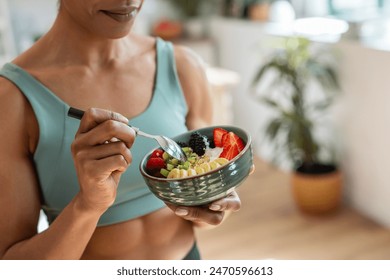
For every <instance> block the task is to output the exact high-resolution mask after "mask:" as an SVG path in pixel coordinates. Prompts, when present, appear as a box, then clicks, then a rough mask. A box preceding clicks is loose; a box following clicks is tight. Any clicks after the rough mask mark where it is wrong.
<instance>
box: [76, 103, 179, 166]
mask: <svg viewBox="0 0 390 280" xmlns="http://www.w3.org/2000/svg"><path fill="white" fill-rule="evenodd" d="M84 113H85V112H84V111H83V110H80V109H77V108H74V107H70V108H69V111H68V116H69V117H72V118H75V119H79V120H81V118H82V117H83V115H84ZM128 126H129V127H131V128H132V129H134V131H135V134H136V135H137V136H138V135H139V136H142V137H146V138H150V139H154V140H156V141H157V143H158V145H159V146H160V147H161V148H162V149H163V150H164V151H165V152H167V154H169V155H170V156H172V157H174V158H176V159H178V160H180V161H181V162H186V161H187V156H186V154H185V153H184V152H183V150H182V149H181V147H180V146H179V145H178V144H177V143H176V142H175V141H174V140H172V139H171V138H168V137H166V136H163V135H152V134H148V133H145V132H143V131H141V130H140V129H139V128H138V127H134V126H132V125H130V124H128Z"/></svg>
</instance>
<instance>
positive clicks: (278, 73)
mask: <svg viewBox="0 0 390 280" xmlns="http://www.w3.org/2000/svg"><path fill="white" fill-rule="evenodd" d="M329 54H330V53H329V52H326V51H324V50H321V51H320V52H315V50H314V48H313V47H312V44H311V43H310V41H309V40H307V39H304V38H298V37H290V38H287V39H285V40H284V41H283V46H282V47H281V48H280V49H278V50H277V51H276V53H275V54H274V55H272V56H271V57H270V59H269V60H268V61H267V62H266V63H265V64H263V65H262V66H261V67H260V69H259V71H258V73H257V75H256V76H255V78H254V85H257V86H259V85H261V84H259V83H260V82H264V81H265V80H266V79H265V77H266V76H267V75H268V80H271V81H272V83H271V84H270V85H271V88H269V87H268V88H269V89H272V91H273V94H272V95H271V94H270V95H267V96H264V95H263V94H259V92H256V96H257V97H258V98H259V100H260V101H261V102H262V104H265V105H266V106H268V107H269V108H271V109H272V111H273V113H274V116H273V117H271V118H270V120H269V122H268V123H267V125H266V128H265V135H266V139H267V141H269V143H270V144H271V147H272V148H273V153H274V154H273V155H274V158H273V160H274V162H275V163H276V164H278V163H280V162H281V160H282V161H287V162H288V163H289V167H290V170H291V171H292V175H291V183H292V189H293V195H294V198H295V201H296V203H297V205H298V207H299V208H300V209H301V210H303V211H305V212H308V213H328V212H330V211H333V210H335V209H337V208H338V206H339V204H340V201H341V189H342V176H341V172H340V170H339V167H338V165H337V159H336V158H335V157H334V151H332V148H334V147H329V145H326V144H325V142H321V140H320V139H319V137H318V135H316V133H315V132H316V131H317V130H318V125H319V123H318V119H319V117H320V116H323V115H324V114H325V113H326V111H327V109H328V108H329V106H330V105H331V104H332V101H333V100H334V97H335V93H336V92H337V91H338V89H339V88H340V87H339V82H338V76H337V72H336V68H335V65H334V64H333V63H332V59H330V58H332V56H329ZM263 85H264V84H263ZM313 85H316V86H317V89H320V90H315V91H314V90H313ZM313 92H315V93H316V94H313ZM319 95H320V96H319Z"/></svg>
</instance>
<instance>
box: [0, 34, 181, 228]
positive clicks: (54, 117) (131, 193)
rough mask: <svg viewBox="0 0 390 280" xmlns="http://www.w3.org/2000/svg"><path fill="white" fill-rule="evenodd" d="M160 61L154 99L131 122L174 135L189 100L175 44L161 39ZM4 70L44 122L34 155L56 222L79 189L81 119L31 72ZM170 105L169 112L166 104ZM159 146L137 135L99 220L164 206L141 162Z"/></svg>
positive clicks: (117, 218)
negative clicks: (76, 143) (75, 146)
mask: <svg viewBox="0 0 390 280" xmlns="http://www.w3.org/2000/svg"><path fill="white" fill-rule="evenodd" d="M156 52H157V67H156V71H157V72H156V78H155V86H154V92H153V96H152V99H151V101H150V103H149V106H148V107H147V108H146V110H145V111H144V112H143V113H142V114H140V115H138V116H136V117H134V118H132V119H130V124H131V125H133V126H135V127H140V128H142V130H143V131H145V132H148V133H150V134H164V135H166V136H168V137H173V136H175V135H178V134H181V133H183V132H185V131H187V130H188V129H187V127H186V119H185V118H186V115H187V111H188V108H187V105H186V102H185V98H184V95H183V92H182V89H181V86H180V82H179V78H178V75H177V71H176V64H175V59H174V50H173V46H172V44H171V43H169V42H165V41H163V40H162V39H160V38H157V40H156ZM0 76H3V77H5V78H6V79H8V80H10V81H11V82H12V83H13V84H15V85H16V86H17V87H18V88H19V89H20V91H21V92H22V93H23V94H24V95H25V96H26V98H27V99H28V101H29V102H30V104H31V106H32V108H33V110H34V113H35V116H36V118H37V120H38V125H39V141H38V145H37V148H36V151H35V153H34V156H33V160H34V163H35V166H36V170H37V174H38V179H39V184H40V188H41V192H42V195H43V205H42V209H43V210H44V212H45V214H46V215H47V217H48V222H49V223H51V222H52V221H53V220H54V219H55V218H56V217H57V216H58V215H59V214H60V212H61V211H62V210H63V209H64V207H65V206H66V205H68V204H69V202H70V201H71V200H72V199H73V197H74V196H75V195H76V194H77V193H78V191H79V185H78V180H77V175H76V170H75V167H74V163H73V159H72V155H71V151H70V146H71V143H72V141H73V140H74V136H75V134H76V131H77V129H78V127H79V124H80V121H79V120H75V119H73V118H70V117H68V116H67V112H68V109H69V105H68V104H66V103H65V102H64V101H62V100H61V99H60V98H59V97H57V96H56V95H55V94H54V93H53V92H51V91H50V90H49V89H48V88H47V87H45V86H44V85H43V84H41V83H40V82H39V81H38V80H37V79H35V78H34V77H33V76H32V75H30V74H29V73H28V72H26V71H24V70H23V69H22V68H20V67H19V66H17V65H15V64H12V63H7V64H5V65H4V66H3V68H2V69H1V70H0ZM168 107H169V108H170V111H169V114H164V113H162V110H161V108H168ZM154 147H156V142H155V141H154V140H152V139H146V138H142V139H140V138H136V140H135V142H134V145H133V147H132V148H131V151H132V156H133V161H132V164H131V165H130V167H129V168H128V169H127V171H126V172H125V173H124V174H123V175H122V177H121V180H120V183H119V186H118V191H117V197H116V200H115V202H114V204H113V205H112V206H111V207H110V208H109V209H108V210H107V211H106V212H105V213H104V214H103V215H102V216H101V218H100V220H99V223H98V225H99V226H102V225H110V224H114V223H119V222H122V221H126V220H130V219H134V218H137V217H140V216H143V215H145V214H148V213H151V212H153V211H156V210H158V209H161V208H162V207H164V206H165V204H164V203H163V202H162V201H161V200H159V199H157V198H156V197H155V196H154V195H153V194H152V193H151V192H150V191H149V189H148V187H147V186H146V184H145V182H144V180H143V178H142V176H141V174H140V171H139V163H140V162H141V159H142V158H143V156H144V155H145V154H146V153H147V152H148V151H150V150H151V149H153V148H154Z"/></svg>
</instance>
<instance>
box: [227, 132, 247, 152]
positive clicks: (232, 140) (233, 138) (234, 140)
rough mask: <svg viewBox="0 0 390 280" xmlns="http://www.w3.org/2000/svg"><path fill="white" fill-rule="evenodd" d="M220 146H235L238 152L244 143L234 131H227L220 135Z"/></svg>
mask: <svg viewBox="0 0 390 280" xmlns="http://www.w3.org/2000/svg"><path fill="white" fill-rule="evenodd" d="M222 146H223V147H224V148H225V147H227V146H237V149H238V152H241V151H242V150H243V149H244V147H245V145H244V142H243V141H242V140H241V138H240V137H238V136H237V135H236V134H234V132H228V133H226V134H225V135H223V137H222Z"/></svg>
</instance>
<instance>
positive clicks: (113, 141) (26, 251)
mask: <svg viewBox="0 0 390 280" xmlns="http://www.w3.org/2000/svg"><path fill="white" fill-rule="evenodd" d="M142 4H143V1H142V0H128V1H122V0H84V1H79V0H62V1H61V2H60V8H59V13H58V16H57V19H56V21H55V23H54V24H53V26H52V28H51V29H50V30H49V32H48V33H47V34H46V35H45V36H43V37H42V38H41V39H40V40H39V41H38V42H37V43H36V44H35V45H34V46H32V47H31V48H30V49H29V50H27V51H26V52H24V53H23V54H21V55H20V56H19V57H17V58H16V59H15V60H14V61H13V62H12V63H9V64H6V65H5V66H4V68H3V69H2V70H1V72H0V75H1V76H2V77H0V128H1V134H2V135H1V137H0V154H1V163H0V180H1V182H0V193H1V196H0V209H1V211H2V213H5V214H4V215H2V216H1V218H0V236H1V239H0V256H1V258H3V259H189V258H195V259H196V258H199V254H198V252H197V249H196V243H195V237H194V230H193V228H194V226H203V225H218V224H220V223H221V222H222V220H223V217H224V215H225V213H226V212H229V211H236V210H238V209H239V208H240V200H239V198H238V196H237V194H236V193H235V192H234V193H233V194H231V195H230V196H228V197H226V198H224V199H221V200H219V201H215V202H213V203H212V204H210V205H209V206H208V207H175V206H172V205H169V206H168V207H166V205H165V204H163V203H162V202H161V201H160V200H158V199H157V198H155V197H154V196H153V195H152V194H151V193H150V192H149V191H148V190H147V187H146V186H145V184H144V183H143V181H142V178H141V177H140V174H139V171H138V163H139V161H140V159H141V157H142V156H143V155H144V154H145V153H146V152H147V151H148V150H150V149H151V148H152V147H153V146H154V145H155V143H153V141H148V140H144V139H135V135H134V131H133V130H132V129H131V128H129V127H128V126H127V125H126V124H127V123H128V122H129V121H130V123H131V124H133V125H134V126H138V127H141V128H142V129H143V130H144V131H147V132H150V133H154V134H165V135H167V136H174V135H177V134H180V133H182V132H184V131H186V130H187V129H195V128H199V127H202V126H206V125H208V124H209V122H210V118H211V109H210V100H209V96H208V87H207V81H206V77H205V75H204V72H203V69H202V67H201V64H200V63H199V61H198V60H197V59H196V57H195V56H194V55H193V54H191V53H190V52H189V51H188V50H186V49H184V48H180V47H173V46H172V45H171V44H169V43H166V42H164V41H162V40H160V39H157V40H156V39H154V38H150V37H142V36H137V35H134V34H131V33H130V30H131V28H132V26H133V23H134V20H135V18H136V15H137V14H138V12H139V11H140V9H141V7H142ZM69 106H73V107H77V108H80V109H83V110H86V114H85V115H84V117H83V119H82V120H81V122H80V121H78V120H74V119H70V118H68V117H67V116H66V112H67V110H68V109H69ZM89 108H95V109H89ZM96 108H105V110H103V109H96ZM124 116H126V117H127V118H126V117H124ZM132 162H133V163H132ZM41 208H42V209H44V211H45V212H46V214H47V216H48V219H49V222H50V226H49V228H48V229H47V230H45V231H44V232H42V233H39V234H38V233H37V230H36V228H37V223H38V218H39V211H40V209H41Z"/></svg>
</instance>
